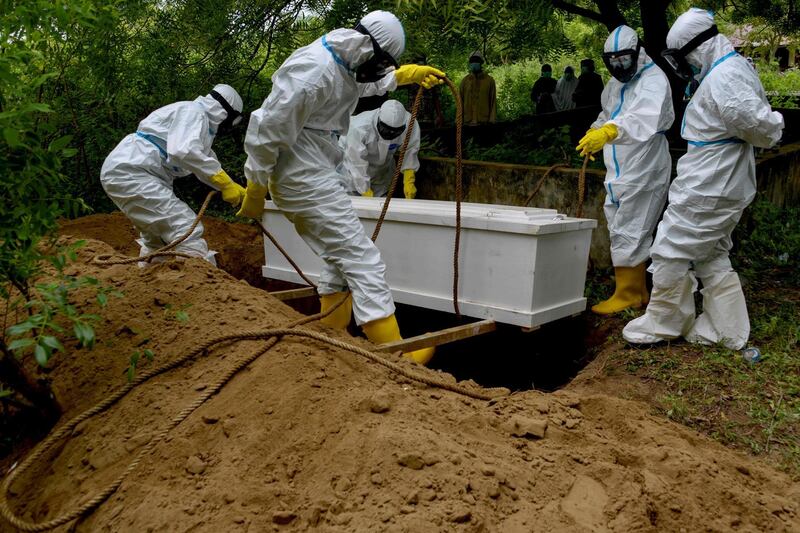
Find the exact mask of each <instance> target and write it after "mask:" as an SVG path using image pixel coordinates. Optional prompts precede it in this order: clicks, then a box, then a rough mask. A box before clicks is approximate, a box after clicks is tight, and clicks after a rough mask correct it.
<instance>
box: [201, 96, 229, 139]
mask: <svg viewBox="0 0 800 533" xmlns="http://www.w3.org/2000/svg"><path fill="white" fill-rule="evenodd" d="M194 102H195V103H197V104H200V107H202V108H203V111H205V112H206V116H208V127H209V128H211V131H212V133H213V134H214V135H216V134H217V130H218V129H219V125H220V124H222V122H223V121H224V120H225V119H226V118H227V117H228V112H227V111H225V108H223V107H222V105H221V104H220V103H219V102H217V101H216V100H215V99H214V98H213V97H212V96H211V95H205V96H198V97H197V98H195V99H194Z"/></svg>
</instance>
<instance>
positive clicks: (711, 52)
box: [667, 7, 733, 81]
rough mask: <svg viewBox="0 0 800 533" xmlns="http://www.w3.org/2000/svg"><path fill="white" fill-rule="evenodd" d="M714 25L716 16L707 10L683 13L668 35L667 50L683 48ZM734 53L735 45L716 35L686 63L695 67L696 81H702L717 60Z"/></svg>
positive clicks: (687, 57)
mask: <svg viewBox="0 0 800 533" xmlns="http://www.w3.org/2000/svg"><path fill="white" fill-rule="evenodd" d="M713 25H714V15H713V14H712V13H711V12H710V11H707V10H705V9H700V8H696V7H693V8H691V9H690V10H689V11H687V12H685V13H683V14H682V15H681V16H680V17H678V19H677V20H676V21H675V23H674V24H673V25H672V28H670V30H669V33H668V34H667V48H681V47H682V46H684V45H685V44H686V43H688V42H689V41H691V40H692V39H693V38H694V37H696V36H697V35H700V34H701V33H702V32H704V31H706V30H708V29H709V28H711V27H712V26H713ZM731 51H733V45H731V42H730V41H729V40H728V38H727V37H725V36H724V35H715V36H714V37H711V38H710V39H709V40H707V41H705V42H703V43H701V44H700V45H699V46H698V47H697V48H695V49H694V50H692V51H691V52H689V53H688V54H687V55H686V61H688V62H689V64H690V65H692V66H693V67H695V69H696V70H697V72H698V73H697V74H695V79H696V80H697V81H700V80H702V79H703V78H704V77H705V75H706V74H707V73H708V71H709V69H710V68H711V65H712V64H713V63H714V61H716V60H717V59H719V58H721V57H722V56H724V55H725V54H727V53H729V52H731Z"/></svg>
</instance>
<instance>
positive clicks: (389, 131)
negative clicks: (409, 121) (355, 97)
mask: <svg viewBox="0 0 800 533" xmlns="http://www.w3.org/2000/svg"><path fill="white" fill-rule="evenodd" d="M404 131H406V125H405V124H401V125H399V126H398V127H396V128H395V127H393V126H389V125H388V124H386V123H384V122H381V120H380V119H378V135H380V136H381V138H382V139H384V140H387V141H391V140H392V139H397V138H398V137H400V136H401V135H402V134H403V132H404Z"/></svg>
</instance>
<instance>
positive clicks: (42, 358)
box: [33, 344, 48, 366]
mask: <svg viewBox="0 0 800 533" xmlns="http://www.w3.org/2000/svg"><path fill="white" fill-rule="evenodd" d="M33 356H34V358H35V359H36V362H37V363H39V366H45V365H46V364H47V359H48V355H47V350H45V348H44V346H42V345H41V344H37V345H36V348H34V349H33Z"/></svg>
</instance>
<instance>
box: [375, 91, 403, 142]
mask: <svg viewBox="0 0 800 533" xmlns="http://www.w3.org/2000/svg"><path fill="white" fill-rule="evenodd" d="M408 117H409V113H408V111H406V109H405V108H404V107H403V104H401V103H400V102H398V101H397V100H387V101H386V102H384V103H383V105H381V108H380V110H379V111H378V113H377V114H376V116H375V128H376V129H377V131H378V135H379V136H380V137H381V138H382V139H383V140H385V141H392V140H394V139H397V138H398V137H400V136H401V135H402V134H403V132H404V131H405V129H406V123H407V122H408Z"/></svg>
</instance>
